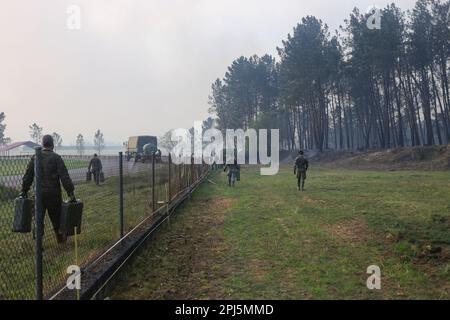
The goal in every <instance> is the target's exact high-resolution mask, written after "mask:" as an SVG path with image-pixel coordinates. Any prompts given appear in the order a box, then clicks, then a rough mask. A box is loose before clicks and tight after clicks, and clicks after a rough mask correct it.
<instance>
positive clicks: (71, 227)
mask: <svg viewBox="0 0 450 320" xmlns="http://www.w3.org/2000/svg"><path fill="white" fill-rule="evenodd" d="M82 215H83V202H81V201H80V200H77V201H76V202H70V201H69V202H63V203H62V206H61V220H60V225H59V233H61V234H63V235H66V236H73V235H75V227H76V228H77V234H80V233H81V218H82Z"/></svg>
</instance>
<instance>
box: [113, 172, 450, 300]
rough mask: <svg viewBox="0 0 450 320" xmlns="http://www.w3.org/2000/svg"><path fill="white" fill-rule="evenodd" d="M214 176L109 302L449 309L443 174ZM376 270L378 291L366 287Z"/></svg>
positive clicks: (449, 245)
mask: <svg viewBox="0 0 450 320" xmlns="http://www.w3.org/2000/svg"><path fill="white" fill-rule="evenodd" d="M241 178H242V181H241V182H240V183H238V185H237V187H235V188H228V187H227V186H226V176H224V175H223V174H218V173H215V174H213V175H212V178H211V179H212V181H213V182H215V183H216V184H212V183H205V184H203V185H202V186H201V187H200V188H199V190H198V191H197V192H196V193H195V194H194V196H193V198H192V200H191V201H190V202H189V203H188V204H187V205H186V206H185V207H184V208H183V209H181V210H180V214H179V215H177V216H175V217H174V218H173V219H171V222H170V225H167V226H165V227H164V228H163V230H161V232H159V233H158V235H157V236H156V238H155V239H154V241H152V242H151V243H149V245H148V247H147V248H145V249H144V250H142V252H141V253H140V255H139V256H138V257H136V259H135V260H134V261H133V262H132V263H131V264H130V265H129V266H127V268H126V269H125V270H124V272H123V274H122V276H121V279H120V281H119V282H118V284H117V286H116V288H115V289H114V290H113V291H112V292H111V295H112V297H113V298H117V299H173V298H174V299H183V298H188V299H209V298H232V299H256V298H261V299H422V298H424V299H449V298H450V272H449V271H450V172H448V171H447V172H417V171H397V172H382V171H379V172H378V171H352V170H335V169H325V168H312V169H311V170H310V171H309V172H308V180H307V184H306V189H307V190H306V192H304V193H301V192H299V191H297V189H296V179H295V176H294V175H293V173H292V169H291V168H290V167H289V168H287V167H284V168H282V169H281V171H280V173H279V174H278V175H276V176H260V175H259V170H258V169H257V168H255V167H252V168H245V169H244V170H243V172H242V174H241ZM370 265H378V266H379V267H380V268H381V273H382V274H381V285H382V289H381V290H373V291H372V290H368V289H367V287H366V279H367V277H368V276H369V275H368V274H366V270H367V267H368V266H370Z"/></svg>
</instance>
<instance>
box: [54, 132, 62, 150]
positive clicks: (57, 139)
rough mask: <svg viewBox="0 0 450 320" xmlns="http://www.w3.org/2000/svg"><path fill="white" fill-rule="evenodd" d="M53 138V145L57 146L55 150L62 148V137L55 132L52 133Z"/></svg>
mask: <svg viewBox="0 0 450 320" xmlns="http://www.w3.org/2000/svg"><path fill="white" fill-rule="evenodd" d="M52 137H53V143H54V145H55V149H57V148H59V147H61V146H62V142H63V140H62V138H61V135H59V134H58V133H56V132H53V133H52Z"/></svg>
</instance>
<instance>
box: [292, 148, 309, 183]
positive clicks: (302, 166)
mask: <svg viewBox="0 0 450 320" xmlns="http://www.w3.org/2000/svg"><path fill="white" fill-rule="evenodd" d="M308 167H309V162H308V160H307V159H306V158H305V156H304V152H303V151H299V152H298V156H297V158H295V164H294V174H296V175H297V187H298V190H299V191H300V190H301V191H305V180H306V171H308Z"/></svg>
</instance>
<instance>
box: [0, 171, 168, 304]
mask: <svg viewBox="0 0 450 320" xmlns="http://www.w3.org/2000/svg"><path fill="white" fill-rule="evenodd" d="M161 170H162V169H161ZM163 171H164V172H159V171H157V172H156V174H157V177H158V179H157V180H156V183H157V184H158V188H156V191H155V192H156V198H157V200H165V198H166V188H165V185H164V183H165V181H164V179H166V178H167V173H166V171H167V170H163ZM17 192H18V191H17V190H14V189H9V188H6V187H1V186H0V272H1V273H0V300H1V299H33V298H34V284H35V276H34V271H35V270H34V258H35V251H34V240H33V235H32V233H25V234H18V233H13V232H11V225H12V218H13V208H14V202H13V201H14V198H15V197H16V196H17ZM75 192H76V195H77V197H78V198H81V199H82V201H83V203H84V211H83V221H82V232H81V235H79V236H78V240H79V243H78V248H79V257H78V258H79V260H78V262H79V264H80V265H85V263H86V262H87V261H89V260H90V259H92V258H93V257H95V256H96V255H98V254H99V253H101V252H102V251H103V250H104V249H105V248H106V247H108V245H111V244H112V243H114V242H115V241H117V240H118V239H119V237H120V232H119V195H118V178H117V177H112V178H108V179H106V182H105V183H104V184H102V185H101V186H99V187H98V186H95V184H93V183H79V184H77V185H76V189H75ZM150 195H151V185H150V183H149V172H138V173H136V174H130V175H128V176H126V177H125V178H124V209H125V210H124V211H125V214H124V221H125V232H127V231H129V230H130V229H132V228H133V227H134V226H136V225H137V223H139V222H140V221H142V219H143V218H144V217H146V216H148V214H149V212H150V211H151V210H150V206H149V204H150ZM74 248H75V246H74V237H70V238H69V239H68V242H67V243H66V244H63V245H60V244H57V243H56V240H55V235H54V233H53V230H52V227H51V223H50V220H49V218H48V215H46V216H45V235H44V246H43V250H44V254H43V256H44V279H43V281H44V287H45V294H46V295H48V294H50V293H51V292H52V291H54V290H55V289H56V288H59V287H60V286H61V285H62V284H63V283H64V282H65V277H66V269H67V267H68V266H69V265H71V264H74V263H75V251H74Z"/></svg>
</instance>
